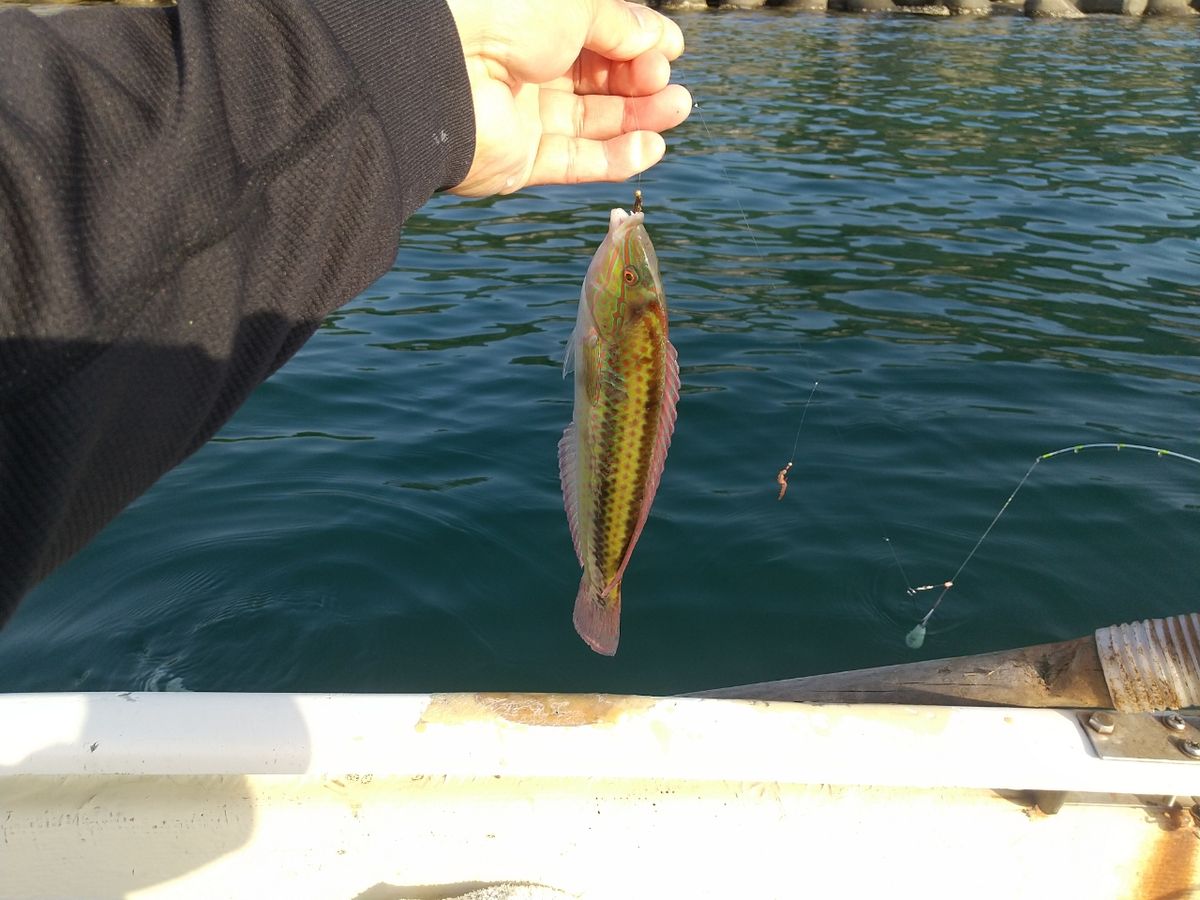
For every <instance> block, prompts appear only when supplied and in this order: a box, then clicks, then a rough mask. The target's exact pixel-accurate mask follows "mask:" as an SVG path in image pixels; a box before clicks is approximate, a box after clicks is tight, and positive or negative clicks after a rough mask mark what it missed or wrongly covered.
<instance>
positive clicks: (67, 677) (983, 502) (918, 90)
mask: <svg viewBox="0 0 1200 900" xmlns="http://www.w3.org/2000/svg"><path fill="white" fill-rule="evenodd" d="M679 21H680V23H681V25H682V26H683V28H684V31H685V33H686V35H687V38H688V41H689V52H688V54H687V55H686V56H685V58H684V59H683V61H682V63H681V66H680V77H681V79H682V80H683V81H684V82H685V83H687V84H688V85H689V86H690V87H691V88H692V89H693V91H694V93H695V95H696V98H697V99H698V100H699V102H700V105H701V108H702V110H703V120H702V119H701V118H700V117H699V116H698V115H694V116H693V118H692V119H691V120H690V121H689V122H688V123H687V124H686V125H684V126H683V127H682V128H680V129H679V130H678V131H677V132H675V133H674V134H673V135H672V136H671V139H670V154H669V156H668V159H667V161H666V162H664V163H663V164H661V165H660V166H658V167H657V168H655V169H654V170H652V171H651V172H650V173H649V174H647V175H646V176H645V178H644V180H643V183H642V187H643V189H644V191H645V193H646V198H647V207H648V218H647V224H648V227H649V230H650V233H651V235H652V237H653V238H654V241H655V243H656V246H657V248H658V254H659V257H660V260H661V263H662V273H663V278H664V282H665V284H666V288H667V292H668V296H669V299H670V302H671V304H672V314H671V319H672V329H673V338H674V341H675V343H676V345H677V347H678V349H679V357H680V360H681V363H682V375H683V381H684V386H685V387H684V394H683V397H682V400H681V402H680V407H679V423H678V427H677V430H676V433H675V440H674V443H673V445H672V448H671V453H670V456H669V458H668V461H667V470H666V474H665V477H664V480H663V484H662V488H661V490H660V493H659V497H658V501H657V503H656V505H655V507H654V512H653V514H652V516H651V519H650V522H649V523H648V525H647V527H646V531H645V533H644V535H643V538H642V541H641V543H640V545H639V547H638V549H637V552H636V553H635V555H634V558H633V562H632V564H631V566H630V568H629V571H628V574H627V577H626V581H625V604H626V606H625V612H624V618H623V635H622V641H621V648H620V652H619V654H618V656H617V657H616V658H615V659H612V660H609V659H602V658H600V657H597V656H594V655H593V654H592V653H591V652H590V651H589V650H588V649H587V648H586V647H585V646H584V644H583V643H582V642H581V641H579V640H578V638H577V637H576V636H575V634H574V632H573V630H572V627H571V607H572V602H573V599H574V595H575V588H576V584H577V581H578V567H577V564H576V561H575V558H574V554H573V552H572V550H571V544H570V538H569V535H568V532H567V528H566V524H565V519H564V514H563V510H562V505H561V500H560V497H559V487H558V476H557V471H556V457H555V445H556V442H557V440H558V437H559V434H560V433H561V430H562V428H563V426H564V425H565V424H566V423H567V421H568V420H569V419H570V414H571V388H570V384H569V382H564V381H563V379H562V377H561V372H560V367H559V360H560V359H561V354H562V349H563V345H564V342H565V340H566V338H567V335H568V333H569V332H570V330H571V328H572V325H573V323H574V319H575V309H576V303H577V297H578V290H579V284H580V282H581V280H582V277H583V273H584V270H585V269H586V267H587V263H588V259H589V257H590V255H591V253H592V252H593V250H594V249H595V247H596V245H597V244H598V243H599V241H600V240H601V239H602V237H603V235H604V231H605V226H606V221H607V210H608V208H609V207H611V206H614V205H626V206H627V205H628V204H629V202H630V200H631V194H632V188H633V186H632V185H600V186H586V187H578V188H555V189H536V190H530V191H526V192H523V193H522V194H520V195H518V196H515V197H511V198H506V199H502V200H488V201H476V202H465V201H461V200H457V199H454V198H439V199H437V200H436V201H435V202H433V203H431V204H430V205H429V206H427V207H426V209H425V210H424V211H423V212H422V214H421V215H419V216H418V217H417V218H415V219H413V220H412V221H411V222H410V224H409V227H408V229H407V233H406V237H405V240H404V243H403V246H402V248H401V251H400V254H399V257H398V259H397V261H396V265H395V268H394V269H393V271H391V272H390V273H389V274H388V275H386V276H385V277H384V278H382V279H381V280H380V281H379V282H378V283H377V284H375V285H374V286H372V288H371V289H370V290H368V291H366V292H365V293H364V294H363V295H362V296H360V297H357V298H355V299H354V300H353V301H351V302H350V303H349V304H347V305H346V307H345V308H344V309H342V310H341V311H340V312H338V313H337V314H336V315H333V316H331V317H330V318H329V320H328V321H327V322H326V324H325V327H324V328H323V329H322V330H321V331H320V332H319V334H318V335H317V336H316V337H315V338H314V339H313V340H312V341H311V342H310V343H309V344H308V345H307V346H306V347H305V348H304V350H303V351H302V352H301V353H300V354H299V356H297V358H296V359H295V360H294V361H293V362H292V363H291V364H290V365H288V366H286V367H285V368H284V369H283V370H282V371H280V372H279V373H278V374H277V375H276V376H275V377H274V378H272V379H271V380H270V381H269V382H268V383H266V384H265V385H263V386H262V387H261V388H260V389H259V391H258V392H257V393H256V394H255V395H254V396H253V398H252V399H251V401H250V402H249V403H248V404H247V406H246V407H245V408H244V409H243V410H242V411H241V412H240V413H239V415H238V416H237V417H236V418H235V419H234V420H233V421H232V422H231V423H230V424H229V425H228V427H226V428H225V429H224V431H223V432H222V433H221V434H220V436H219V437H218V438H216V439H215V440H213V441H212V443H210V444H209V445H208V446H207V447H205V448H204V449H203V450H202V451H201V452H199V453H198V454H196V455H195V457H193V458H192V459H190V460H189V461H188V462H187V463H186V464H184V465H182V466H180V467H179V468H178V469H177V470H175V471H173V472H171V473H170V474H169V475H168V476H167V477H166V478H164V479H163V480H162V482H161V483H160V484H159V485H158V486H156V487H155V489H154V490H153V491H151V492H150V493H149V494H148V495H147V496H145V497H143V498H142V499H141V500H140V501H139V502H138V503H137V504H135V505H134V506H133V507H132V508H131V509H129V510H128V511H127V512H126V513H125V514H124V515H122V516H121V518H120V519H119V520H117V521H116V522H115V523H114V524H113V525H112V526H111V527H110V528H109V529H108V530H107V531H105V532H104V533H103V534H102V535H101V536H100V537H99V538H98V539H97V540H96V541H95V542H94V543H93V544H92V545H91V546H90V547H88V548H87V549H86V550H85V551H84V552H83V553H81V554H80V555H79V556H78V557H77V558H76V559H75V560H74V561H72V562H71V563H70V564H69V565H67V566H66V567H65V568H63V569H62V570H60V571H59V572H58V573H56V574H55V575H54V576H53V577H52V578H50V579H49V580H48V581H47V582H45V583H44V584H43V585H42V586H41V587H40V588H39V589H38V590H37V591H36V592H35V593H34V594H33V595H31V596H30V597H29V598H28V600H27V601H26V603H25V604H24V606H23V607H22V609H21V611H20V612H19V613H18V615H17V617H16V619H15V620H14V621H13V623H12V624H11V626H10V627H9V628H8V629H7V630H6V631H4V632H3V633H0V687H3V688H4V689H7V690H70V689H84V690H111V689H129V688H136V689H181V688H182V689H191V690H218V689H219V690H350V691H426V690H456V689H474V688H486V689H534V690H583V689H587V690H593V689H600V690H612V691H629V692H648V693H653V692H676V691H685V690H694V689H700V688H704V687H711V686H718V685H724V684H733V683H741V682H748V681H756V680H765V679H774V678H781V677H787V676H793V675H802V674H807V673H813V672H821V671H831V670H841V669H848V668H853V667H859V666H867V665H879V664H886V663H892V662H897V661H902V660H905V659H914V658H928V657H935V656H950V655H957V654H963V653H971V652H977V651H984V650H989V649H998V648H1001V647H1009V646H1017V645H1023V644H1030V643H1038V642H1043V641H1051V640H1058V639H1064V638H1069V637H1075V636H1078V635H1081V634H1085V633H1088V632H1089V631H1090V630H1092V629H1094V628H1096V627H1098V626H1101V625H1107V624H1112V623H1114V622H1119V621H1128V620H1130V619H1135V618H1141V617H1146V616H1159V615H1167V614H1174V613H1180V612H1185V611H1191V610H1195V609H1197V608H1200V592H1198V591H1197V587H1196V586H1197V584H1200V554H1198V553H1197V548H1198V546H1200V466H1193V465H1190V464H1187V463H1184V462H1181V461H1179V460H1172V459H1159V458H1155V457H1154V456H1152V455H1149V454H1137V453H1131V452H1125V453H1122V454H1116V453H1112V452H1107V451H1097V452H1095V453H1091V454H1081V455H1078V456H1073V455H1067V456H1063V457H1058V458H1056V459H1053V460H1049V461H1047V462H1046V463H1044V464H1042V465H1039V467H1038V469H1037V470H1036V471H1035V473H1034V475H1033V476H1032V477H1031V478H1030V480H1029V482H1028V483H1027V484H1026V486H1025V487H1024V488H1023V490H1022V492H1021V493H1020V494H1019V496H1018V497H1017V499H1016V500H1015V501H1014V503H1013V504H1012V506H1011V507H1010V508H1009V510H1008V512H1007V513H1006V514H1005V515H1004V517H1003V518H1002V519H1001V520H1000V522H999V523H998V524H997V526H996V528H995V530H994V531H993V532H992V533H991V534H990V536H989V537H988V539H987V541H986V542H985V543H984V544H983V545H982V546H981V547H980V549H979V552H978V554H977V555H976V556H975V557H974V558H973V559H972V560H971V562H970V564H969V565H968V566H967V567H966V569H965V570H964V571H963V573H962V575H961V577H960V578H959V579H958V582H957V586H956V587H955V588H954V590H953V591H952V592H951V593H950V595H949V596H948V597H947V599H946V601H945V603H944V605H943V607H942V609H941V610H940V611H939V613H938V615H937V616H936V617H935V618H934V619H933V620H932V622H931V625H930V630H929V638H928V640H927V643H926V645H925V647H924V649H923V650H921V651H920V652H919V653H914V652H913V651H910V650H908V649H907V648H906V647H905V646H904V642H903V637H904V634H905V632H907V631H908V629H909V628H911V627H912V625H913V624H914V623H915V622H916V621H917V620H918V619H919V618H920V616H921V615H922V614H923V613H924V611H925V609H926V608H927V604H928V602H930V601H931V600H932V599H933V597H934V596H935V594H934V592H926V593H923V594H921V595H920V596H919V597H918V598H917V600H914V599H913V598H910V597H909V596H907V595H906V593H905V590H904V588H905V581H904V576H903V575H902V574H901V572H900V571H899V569H898V567H897V565H896V563H895V562H894V561H893V559H892V557H891V554H890V553H889V550H888V546H887V544H885V542H884V540H883V538H884V536H888V537H890V538H891V539H892V542H893V546H894V547H895V549H896V550H897V552H898V554H899V556H900V559H901V561H902V563H903V566H904V569H905V571H906V572H907V576H908V577H909V578H910V579H911V580H912V581H913V582H914V583H916V584H924V583H928V582H935V581H942V580H944V579H946V578H948V577H950V576H951V575H952V574H953V573H954V571H955V569H956V568H957V567H958V566H959V565H960V563H962V561H963V559H964V558H965V557H966V555H967V553H968V552H969V551H970V549H971V547H972V546H973V545H974V543H975V542H976V541H977V540H978V538H979V536H980V534H981V533H982V532H983V530H984V528H985V527H986V526H987V524H988V522H989V521H990V520H991V519H992V517H993V516H994V515H995V514H996V512H997V510H998V509H999V508H1000V505H1001V503H1002V502H1003V501H1004V499H1005V498H1006V497H1007V496H1008V495H1009V493H1010V492H1011V491H1012V490H1013V488H1014V487H1015V486H1016V484H1017V482H1018V480H1019V479H1020V477H1021V475H1022V474H1023V473H1024V472H1025V471H1026V469H1027V468H1028V466H1029V465H1030V463H1031V462H1032V461H1033V459H1034V458H1035V456H1036V455H1037V454H1039V453H1042V452H1045V451H1049V450H1054V449H1056V448H1059V447H1062V446H1064V445H1068V444H1075V443H1082V442H1088V441H1108V440H1116V441H1127V442H1136V443H1143V444H1151V445H1155V446H1162V447H1166V448H1169V449H1173V450H1176V451H1178V452H1182V453H1190V454H1192V455H1196V454H1197V453H1200V415H1198V413H1200V244H1198V236H1200V163H1198V162H1197V160H1200V30H1198V28H1197V26H1196V25H1195V23H1192V22H1171V23H1164V22H1150V21H1144V22H1143V21H1138V20H1125V19H1118V18H1110V17H1092V18H1088V19H1085V20H1082V21H1077V22H1076V21H1073V22H1059V23H1048V24H1044V23H1036V22H1030V21H1028V20H1025V19H1023V18H1015V17H1014V18H994V19H989V20H982V21H976V20H934V19H927V18H917V17H895V18H876V17H839V16H824V15H808V14H786V13H780V14H766V13H737V14H703V13H696V14H685V15H681V16H680V19H679ZM739 207H740V209H739ZM741 210H744V211H745V216H746V219H747V220H748V222H749V228H747V227H746V224H745V222H744V221H743V216H742V212H741ZM815 380H820V382H821V386H820V389H819V391H818V393H817V395H816V398H815V399H814V401H813V403H812V406H811V407H810V408H809V410H808V413H807V420H806V422H805V426H804V430H803V432H802V433H801V435H800V440H799V447H798V452H797V454H796V460H795V463H796V464H795V467H794V468H793V470H792V474H791V476H790V485H791V487H790V490H789V492H788V495H787V497H786V498H785V499H784V500H783V501H782V502H777V501H776V499H775V497H776V491H777V487H776V485H775V483H774V476H775V473H776V471H777V470H778V469H779V468H780V467H782V466H783V465H784V463H786V462H787V461H788V460H789V458H790V456H791V450H792V445H793V439H794V436H795V432H796V428H797V425H798V423H799V420H800V416H801V412H802V408H803V405H804V401H805V398H806V397H807V396H808V394H809V390H810V387H811V385H812V383H813V382H814V381H815ZM918 601H919V602H918Z"/></svg>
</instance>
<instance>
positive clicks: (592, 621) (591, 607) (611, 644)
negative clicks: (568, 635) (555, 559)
mask: <svg viewBox="0 0 1200 900" xmlns="http://www.w3.org/2000/svg"><path fill="white" fill-rule="evenodd" d="M574 621H575V630H576V631H578V632H579V636H580V637H581V638H583V640H584V642H585V643H586V644H587V645H588V646H589V647H591V648H592V649H593V650H595V651H596V652H597V653H600V654H603V655H604V656H615V655H616V652H617V640H618V639H619V638H620V636H621V585H620V584H619V583H618V584H614V585H612V586H610V587H609V589H608V591H607V596H605V597H603V598H601V596H600V595H599V594H598V593H597V592H596V588H595V587H594V586H593V585H592V584H590V583H589V582H588V577H587V574H586V573H584V576H583V579H582V580H581V581H580V582H579V593H578V594H576V595H575V616H574Z"/></svg>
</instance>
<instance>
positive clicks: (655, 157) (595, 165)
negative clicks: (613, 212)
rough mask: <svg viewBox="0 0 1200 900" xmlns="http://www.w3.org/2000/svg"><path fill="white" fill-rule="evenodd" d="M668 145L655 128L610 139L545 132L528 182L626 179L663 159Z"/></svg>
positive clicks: (556, 182)
mask: <svg viewBox="0 0 1200 900" xmlns="http://www.w3.org/2000/svg"><path fill="white" fill-rule="evenodd" d="M666 148H667V145H666V142H665V141H663V139H662V136H661V135H658V134H655V133H654V132H652V131H635V132H632V133H629V134H623V135H621V136H620V137H615V138H612V139H611V140H607V141H590V140H587V139H586V138H571V137H565V136H563V135H561V134H548V135H544V136H543V137H542V142H541V144H540V145H539V146H538V152H537V157H536V158H535V159H534V163H533V169H532V171H531V172H530V174H529V181H528V183H529V184H531V185H533V184H579V183H581V182H585V181H624V180H625V179H626V178H632V177H633V176H634V175H636V174H638V173H639V172H644V171H646V169H648V168H650V167H651V166H652V165H654V164H655V163H656V162H658V161H659V160H660V159H662V157H663V153H664V152H666Z"/></svg>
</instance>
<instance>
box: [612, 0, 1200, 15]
mask: <svg viewBox="0 0 1200 900" xmlns="http://www.w3.org/2000/svg"><path fill="white" fill-rule="evenodd" d="M636 2H640V3H643V4H644V5H648V6H652V7H654V8H655V9H662V10H673V9H705V8H710V7H711V8H716V7H720V8H723V9H727V8H734V9H763V8H783V7H786V8H789V9H805V10H813V11H818V12H819V11H824V10H831V11H835V12H895V13H915V14H921V15H942V16H946V15H984V16H986V15H1026V16H1029V17H1031V18H1057V19H1074V18H1080V17H1082V16H1085V15H1088V14H1093V13H1104V14H1109V15H1124V16H1179V17H1184V16H1189V17H1191V16H1197V15H1200V0H636Z"/></svg>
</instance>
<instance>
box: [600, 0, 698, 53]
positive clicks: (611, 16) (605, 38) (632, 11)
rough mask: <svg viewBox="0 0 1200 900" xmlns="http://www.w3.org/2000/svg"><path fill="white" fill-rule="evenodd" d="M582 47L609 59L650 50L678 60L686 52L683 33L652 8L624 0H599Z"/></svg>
mask: <svg viewBox="0 0 1200 900" xmlns="http://www.w3.org/2000/svg"><path fill="white" fill-rule="evenodd" d="M583 46H584V49H585V50H591V51H593V52H595V53H598V54H600V55H601V56H606V57H608V58H609V59H633V58H634V57H637V56H641V55H642V54H643V53H648V52H649V51H651V50H657V51H659V52H660V53H662V54H663V56H665V57H666V58H667V59H675V58H676V57H677V56H679V54H681V53H682V52H683V32H682V31H680V30H679V26H678V25H676V24H675V23H674V22H672V21H671V20H670V19H668V18H667V17H666V16H664V15H662V14H661V13H657V12H655V11H654V10H652V9H650V8H649V7H646V6H640V5H638V4H635V3H625V2H623V0H596V2H595V10H594V15H593V16H592V21H591V25H590V27H589V28H588V33H587V37H586V38H584V41H583Z"/></svg>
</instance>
